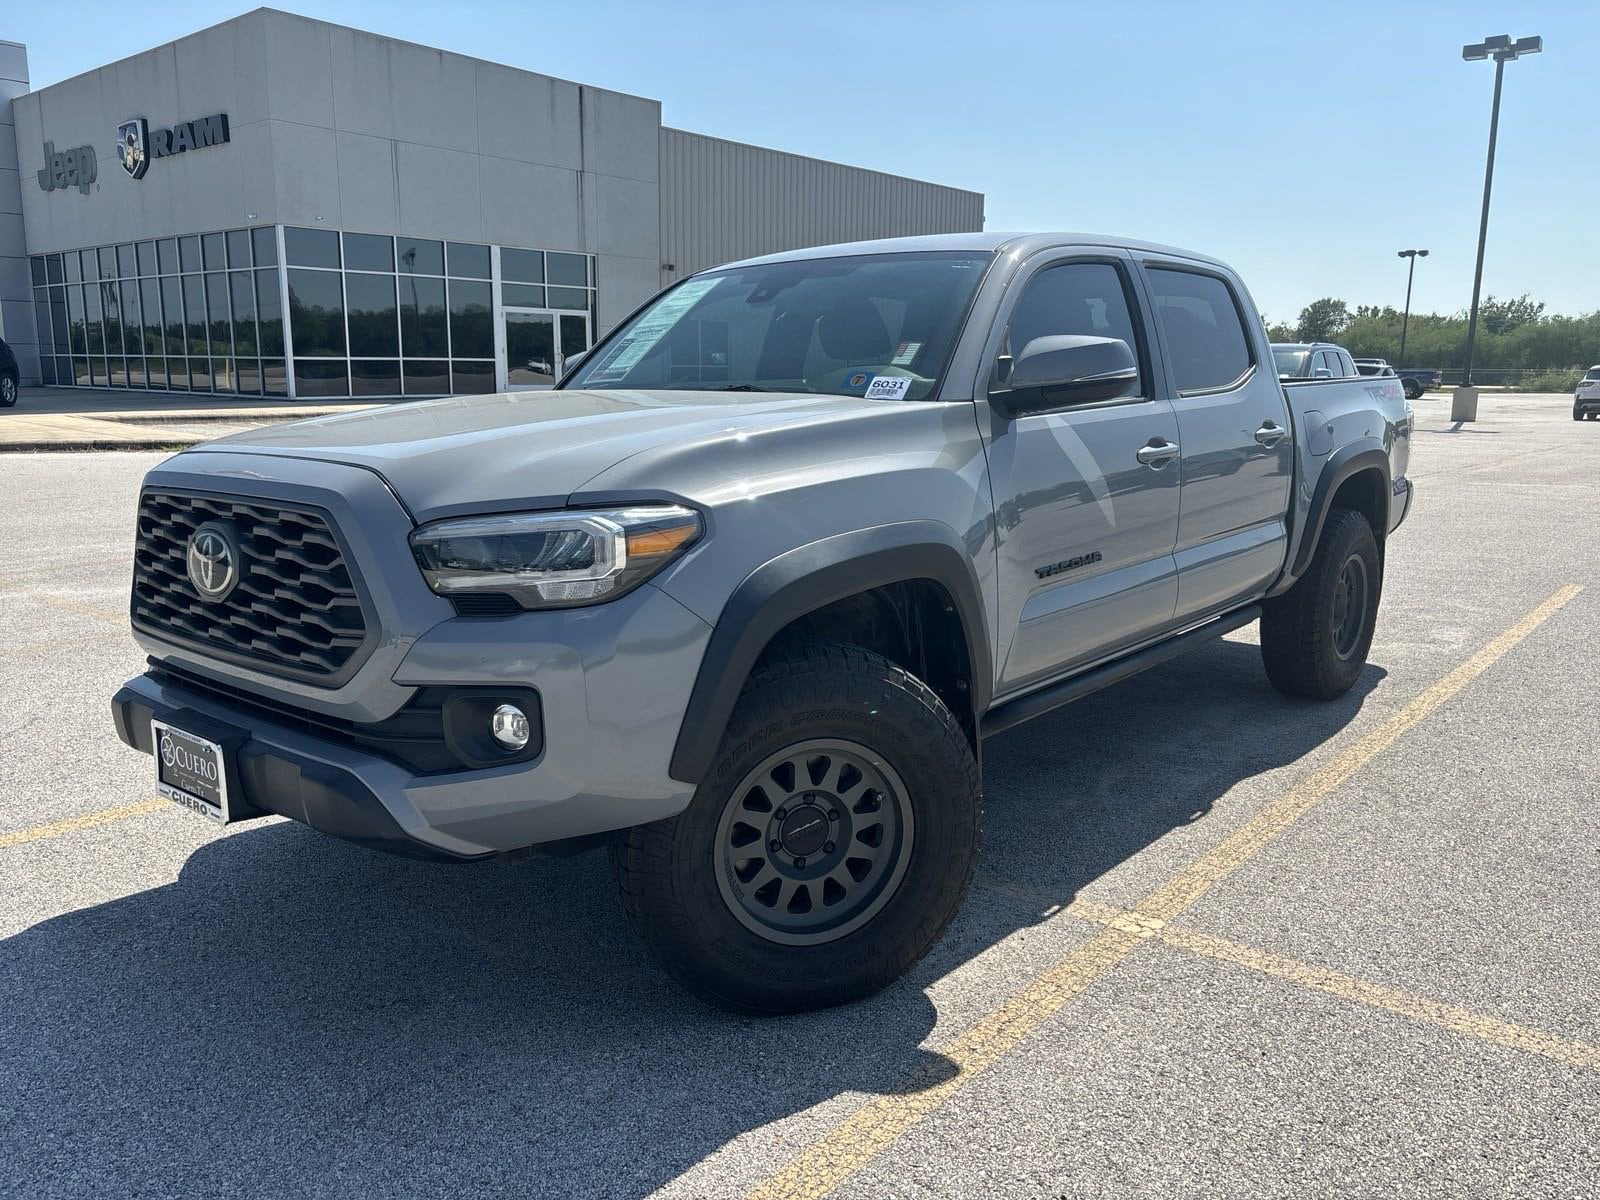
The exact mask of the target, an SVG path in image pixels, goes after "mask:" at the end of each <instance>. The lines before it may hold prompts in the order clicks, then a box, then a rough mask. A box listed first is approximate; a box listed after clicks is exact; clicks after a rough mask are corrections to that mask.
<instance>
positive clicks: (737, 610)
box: [668, 521, 994, 784]
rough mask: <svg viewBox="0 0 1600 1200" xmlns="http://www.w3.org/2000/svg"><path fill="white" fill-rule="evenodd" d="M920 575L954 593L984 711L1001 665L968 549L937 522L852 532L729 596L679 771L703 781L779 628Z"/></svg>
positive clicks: (797, 552) (766, 568)
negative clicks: (758, 662) (996, 661)
mask: <svg viewBox="0 0 1600 1200" xmlns="http://www.w3.org/2000/svg"><path fill="white" fill-rule="evenodd" d="M912 579H931V580H933V581H934V582H935V583H938V584H940V585H941V586H942V587H943V588H944V589H945V591H946V592H948V593H949V595H950V598H951V601H952V602H953V603H954V605H955V609H956V614H957V616H958V617H959V618H960V620H961V627H962V631H963V633H964V634H965V635H966V641H967V654H968V660H969V662H970V663H971V666H972V706H973V716H974V717H975V718H976V717H977V716H978V715H981V714H982V713H983V711H984V710H985V709H986V708H988V706H989V697H990V693H991V690H992V688H993V682H994V670H993V667H992V665H991V663H992V656H991V652H990V647H989V637H988V623H987V621H986V620H985V617H984V608H983V600H982V593H981V592H980V591H979V587H978V577H977V573H976V571H975V570H974V569H973V565H972V558H971V556H970V554H969V553H968V551H967V549H966V547H965V546H964V545H963V544H962V542H961V540H960V539H959V537H957V535H956V534H955V532H954V531H953V530H952V529H951V528H950V527H949V526H948V525H944V524H942V523H940V522H938V521H901V522H896V523H894V524H892V525H878V526H874V527H872V528H870V529H858V530H852V531H850V532H849V533H841V534H836V535H834V536H833V537H827V538H823V539H821V540H820V541H815V542H811V543H809V544H807V545H804V546H800V547H797V548H796V549H793V550H789V551H786V552H785V553H783V554H780V555H778V556H777V557H776V558H774V559H771V560H769V561H768V562H765V563H763V564H762V565H761V566H759V567H757V568H756V569H755V570H753V571H751V572H750V574H749V575H747V576H745V578H744V580H743V581H742V582H741V583H740V584H739V586H738V587H736V588H735V589H734V591H733V594H732V595H731V596H729V597H728V601H727V603H726V604H724V605H723V606H722V615H721V616H720V617H718V618H717V623H716V626H715V627H714V628H713V630H712V633H711V639H710V641H709V642H708V643H707V645H706V652H705V657H704V658H702V659H701V662H700V673H699V675H698V676H696V678H695V683H694V689H693V690H692V691H691V692H690V694H689V704H688V707H687V708H686V709H685V710H684V714H683V724H682V725H681V726H680V727H679V729H678V741H677V744H676V745H675V746H674V747H673V751H672V762H671V765H670V767H669V769H668V773H669V774H670V775H671V776H672V778H674V779H676V780H678V781H679V782H681V783H690V784H698V783H699V782H700V781H701V779H703V778H704V777H705V774H706V772H707V771H708V770H710V768H711V763H712V760H713V759H714V758H715V756H716V752H717V746H718V745H719V744H720V742H721V741H722V733H723V730H724V729H726V728H727V725H728V719H729V717H731V716H732V715H733V707H734V705H735V704H736V703H737V702H738V699H739V693H740V692H741V691H742V690H743V689H744V682H745V680H746V679H747V678H748V677H749V675H750V670H751V668H753V667H754V666H755V664H756V660H757V659H759V658H760V657H761V652H762V651H763V650H765V649H766V648H767V644H768V643H769V642H771V640H772V639H773V637H775V636H776V635H777V634H778V632H779V631H780V630H782V629H783V628H784V627H785V626H787V625H789V624H790V623H791V622H793V621H795V620H797V619H799V618H800V617H803V616H805V615H806V614H807V613H810V612H815V611H816V610H817V609H819V608H823V607H825V606H826V605H829V604H832V603H833V602H834V601H836V600H843V599H844V598H845V597H847V596H853V595H855V594H857V593H858V592H865V591H868V590H870V589H872V588H875V587H882V586H884V585H885V584H890V583H903V582H906V581H907V580H912Z"/></svg>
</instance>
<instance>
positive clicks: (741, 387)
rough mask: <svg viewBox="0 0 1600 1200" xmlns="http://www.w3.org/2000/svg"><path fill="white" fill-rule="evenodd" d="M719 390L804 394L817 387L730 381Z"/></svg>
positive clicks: (813, 391) (814, 390) (812, 391)
mask: <svg viewBox="0 0 1600 1200" xmlns="http://www.w3.org/2000/svg"><path fill="white" fill-rule="evenodd" d="M717 391H719V392H787V393H793V394H794V395H802V394H810V393H815V392H816V388H793V387H785V388H781V387H758V386H757V385H755V384H753V383H730V384H729V385H728V386H727V387H720V388H718V389H717Z"/></svg>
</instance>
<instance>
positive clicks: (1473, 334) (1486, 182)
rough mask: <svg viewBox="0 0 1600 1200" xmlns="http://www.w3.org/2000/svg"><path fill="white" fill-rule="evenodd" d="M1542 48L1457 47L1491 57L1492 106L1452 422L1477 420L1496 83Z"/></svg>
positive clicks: (1530, 40)
mask: <svg viewBox="0 0 1600 1200" xmlns="http://www.w3.org/2000/svg"><path fill="white" fill-rule="evenodd" d="M1543 49H1544V39H1543V38H1541V37H1525V38H1518V39H1517V40H1516V41H1514V42H1513V41H1512V40H1511V38H1510V36H1509V35H1508V34H1504V33H1501V34H1497V35H1495V36H1494V37H1489V38H1484V39H1483V41H1481V42H1475V43H1473V44H1472V45H1470V46H1463V47H1461V57H1462V58H1464V59H1466V60H1467V61H1468V62H1477V61H1479V60H1482V59H1486V58H1492V59H1494V107H1493V108H1491V109H1490V110H1489V161H1488V164H1487V165H1486V166H1485V167H1484V171H1483V215H1482V217H1480V218H1479V220H1478V265H1477V267H1476V268H1474V270H1473V273H1472V310H1471V312H1470V313H1469V314H1468V315H1467V354H1466V362H1465V364H1464V365H1463V367H1462V370H1461V386H1460V387H1458V388H1457V389H1456V390H1455V395H1454V396H1453V397H1452V398H1451V401H1450V419H1451V420H1452V421H1476V420H1477V419H1478V389H1477V388H1475V387H1473V386H1472V343H1473V342H1474V341H1476V340H1477V336H1478V293H1479V290H1480V289H1481V288H1482V287H1483V244H1484V241H1485V240H1486V239H1487V238H1488V236H1489V190H1490V188H1491V187H1493V186H1494V143H1495V138H1496V136H1497V135H1498V134H1499V132H1500V83H1501V79H1502V78H1503V76H1504V75H1505V70H1506V64H1507V63H1508V62H1511V61H1512V60H1513V59H1518V58H1521V57H1522V56H1523V55H1524V54H1537V53H1539V51H1541V50H1543Z"/></svg>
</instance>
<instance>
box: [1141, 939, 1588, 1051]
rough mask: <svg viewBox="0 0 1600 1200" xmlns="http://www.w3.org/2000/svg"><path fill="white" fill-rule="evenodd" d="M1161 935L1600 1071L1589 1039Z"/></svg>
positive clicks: (1224, 946)
mask: <svg viewBox="0 0 1600 1200" xmlns="http://www.w3.org/2000/svg"><path fill="white" fill-rule="evenodd" d="M1158 936H1159V937H1160V938H1161V940H1162V941H1163V942H1165V943H1167V944H1169V945H1172V946H1176V947H1178V948H1179V949H1181V950H1188V951H1190V952H1191V953H1194V954H1203V955H1205V956H1206V957H1207V958H1215V959H1219V960H1221V961H1222V962H1228V963H1233V964H1234V965H1235V966H1240V967H1244V968H1246V969H1248V970H1251V971H1259V972H1261V973H1262V974H1263V975H1271V976H1273V977H1274V978H1276V979H1283V980H1287V981H1288V982H1290V983H1297V984H1300V985H1301V986H1302V987H1308V988H1315V989H1316V990H1317V991H1319V992H1327V993H1328V994H1329V995H1331V996H1338V997H1340V998H1342V999H1345V1000H1353V1001H1355V1002H1356V1003H1357V1004H1365V1005H1368V1006H1370V1007H1372V1008H1380V1009H1383V1010H1384V1011H1386V1012H1391V1013H1394V1014H1396V1015H1397V1016H1401V1017H1409V1018H1411V1019H1412V1020H1415V1021H1422V1022H1425V1023H1427V1024H1429V1025H1438V1026H1441V1027H1443V1028H1445V1029H1449V1030H1452V1031H1454V1032H1456V1033H1465V1034H1468V1035H1469V1036H1471V1037H1475V1038H1481V1039H1482V1040H1484V1041H1486V1042H1496V1043H1498V1044H1499V1045H1502V1046H1509V1047H1510V1048H1511V1049H1513V1050H1521V1051H1522V1052H1523V1053H1524V1054H1538V1055H1542V1056H1543V1057H1545V1058H1553V1059H1555V1060H1556V1061H1557V1062H1562V1063H1566V1064H1567V1065H1568V1066H1573V1067H1583V1068H1585V1069H1587V1070H1590V1071H1600V1047H1596V1046H1591V1045H1588V1044H1587V1043H1585V1042H1575V1041H1568V1040H1567V1039H1565V1038H1559V1037H1556V1036H1554V1035H1553V1034H1548V1033H1544V1032H1542V1031H1540V1030H1537V1029H1529V1028H1527V1027H1526V1026H1524V1025H1513V1024H1512V1023H1511V1022H1510V1021H1502V1020H1500V1019H1499V1018H1498V1017H1490V1016H1485V1015H1484V1014H1482V1013H1475V1012H1471V1011H1469V1010H1468V1009H1465V1008H1458V1007H1456V1006H1455V1005H1453V1004H1441V1003H1440V1002H1439V1001H1437V1000H1430V999H1428V998H1427V997H1426V996H1418V995H1416V994H1414V993H1412V992H1403V991H1401V990H1400V989H1399V988H1392V987H1386V986H1385V985H1383V984H1381V983H1373V982H1371V981H1370V980H1366V979H1357V978H1355V977H1354V976H1352V975H1342V974H1340V973H1339V972H1338V971H1330V970H1327V969H1325V968H1323V967H1314V966H1312V965H1311V964H1310V963H1303V962H1298V961H1296V960H1295V959H1292V958H1283V957H1280V956H1279V955H1276V954H1269V953H1267V952H1266V951H1265V950H1257V949H1255V948H1254V947H1251V946H1241V945H1240V944H1239V943H1238V942H1230V941H1228V940H1227V939H1226V938H1219V937H1213V936H1212V935H1211V934H1208V933H1201V932H1199V931H1198V930H1194V929H1185V928H1182V927H1180V926H1172V925H1168V926H1166V927H1165V928H1163V929H1162V930H1161V932H1160V933H1159V934H1158Z"/></svg>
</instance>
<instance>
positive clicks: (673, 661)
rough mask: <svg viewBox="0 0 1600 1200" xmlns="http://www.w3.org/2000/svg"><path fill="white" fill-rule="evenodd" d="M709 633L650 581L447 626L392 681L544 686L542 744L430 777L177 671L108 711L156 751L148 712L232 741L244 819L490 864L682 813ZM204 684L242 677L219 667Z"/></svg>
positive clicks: (406, 688)
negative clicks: (684, 736)
mask: <svg viewBox="0 0 1600 1200" xmlns="http://www.w3.org/2000/svg"><path fill="white" fill-rule="evenodd" d="M709 635H710V627H709V626H708V625H706V623H705V622H703V621H701V620H700V619H699V618H698V617H696V616H695V615H694V614H693V613H691V612H689V610H688V609H686V608H684V607H683V606H682V605H681V604H679V603H678V602H677V601H676V600H673V599H672V598H671V597H670V596H668V595H666V594H665V593H664V592H661V591H660V590H658V589H657V588H655V587H652V586H651V585H649V584H646V585H644V586H642V587H640V588H639V589H638V590H637V591H635V592H632V593H630V594H629V595H627V596H624V597H622V598H621V599H619V600H616V601H613V602H611V603H609V604H606V605H603V606H596V607H595V608H592V609H567V610H562V611H555V612H543V613H526V614H523V615H521V616H516V617H506V618H496V619H466V618H458V619H454V620H447V621H444V622H441V623H440V624H439V625H437V626H435V627H434V628H433V629H431V630H429V631H428V632H427V633H426V634H424V635H423V636H422V637H420V638H418V639H417V640H416V641H415V643H414V644H412V645H411V646H410V648H409V650H408V652H407V653H406V654H405V657H404V659H403V660H402V661H401V662H400V663H399V665H398V668H397V669H396V670H395V671H394V675H393V679H392V681H389V680H386V681H385V685H386V686H388V685H391V684H392V685H393V686H395V687H397V688H398V689H399V690H400V691H401V692H402V694H409V693H411V692H412V691H413V690H414V689H418V688H430V687H431V688H493V687H496V686H502V687H520V688H532V689H535V690H537V691H538V693H539V697H540V700H541V705H542V710H543V721H544V745H543V750H542V752H541V753H540V754H539V756H538V757H537V758H535V759H533V760H532V761H529V762H522V763H516V764H511V765H503V766H491V767H482V768H477V769H463V770H459V771H449V772H446V773H421V772H418V771H416V770H413V769H411V768H410V767H408V766H407V765H406V764H405V763H402V762H397V761H395V760H394V759H393V758H392V757H385V756H382V755H380V754H378V753H375V752H372V751H371V750H369V749H367V748H366V747H364V746H361V745H356V744H352V741H351V740H350V739H348V738H341V737H339V736H337V735H335V734H330V733H328V732H327V731H324V730H321V729H318V728H314V727H308V726H307V724H306V723H302V722H297V721H294V720H293V719H291V718H289V717H277V716H274V715H273V714H270V713H265V712H263V711H262V709H261V707H260V706H259V705H255V704H248V703H236V702H230V700H229V699H228V698H227V697H226V696H225V695H219V694H217V693H216V692H215V691H213V690H211V689H208V688H197V687H193V686H185V684H184V683H183V681H182V680H181V679H175V678H174V677H173V676H172V675H170V674H159V673H152V674H146V675H140V676H138V677H137V678H135V679H132V680H130V681H129V682H128V683H127V684H126V685H125V686H123V687H122V688H121V689H120V690H119V691H118V692H117V693H116V695H115V696H114V697H113V699H112V714H113V718H114V720H115V722H116V728H117V734H118V736H119V737H121V739H122V740H123V741H124V742H125V743H127V744H128V745H129V746H132V747H133V748H134V749H136V750H139V751H141V752H143V753H146V754H148V753H150V752H151V749H152V737H151V730H150V721H151V718H152V717H154V718H157V719H161V720H169V721H171V722H172V723H173V724H174V725H177V726H178V727H179V728H188V729H192V730H193V731H194V732H196V733H199V734H201V736H211V735H210V734H209V733H208V732H207V731H208V730H212V731H217V732H220V733H222V734H224V735H231V736H228V737H227V740H230V741H231V742H233V743H235V744H236V746H237V748H236V749H235V750H234V756H235V760H236V762H237V771H238V776H239V785H240V786H239V791H240V793H241V794H240V795H239V796H238V797H237V801H238V804H237V807H238V809H239V814H238V815H240V816H243V817H250V816H262V815H267V814H277V815H279V816H285V817H290V818H292V819H294V820H296V821H301V822H303V823H305V824H307V825H310V826H311V827H313V828H315V829H319V830H322V831H323V832H325V833H330V834H333V835H335V836H337V837H342V838H346V839H348V840H351V841H355V842H360V843H363V844H365V845H369V846H373V847H376V848H378V849H382V850H387V851H391V852H394V853H399V854H405V855H409V856H413V857H431V858H451V859H472V858H481V857H484V856H486V855H490V854H495V853H500V852H504V851H511V850H520V849H523V848H526V847H528V846H534V845H538V844H541V843H545V842H554V841H564V840H566V839H569V838H575V837H582V836H585V835H588V834H594V833H601V832H605V831H608V830H613V829H622V828H626V827H627V826H630V825H637V824H641V823H644V822H647V821H655V820H660V819H663V818H665V817H670V816H673V815H675V814H676V813H678V812H681V811H682V810H683V808H684V807H685V806H686V805H687V804H688V802H689V799H690V797H691V796H692V795H693V788H692V787H690V786H688V785H685V784H683V783H681V782H679V781H677V780H674V779H672V778H671V777H670V776H669V775H668V774H667V770H668V764H669V761H670V759H671V756H672V747H673V744H674V742H675V740H676V738H677V736H678V730H679V726H680V725H681V722H682V718H683V707H684V704H685V702H686V698H687V697H688V695H689V693H690V691H691V690H692V688H693V685H694V677H695V673H696V672H697V671H698V669H699V665H700V659H701V657H702V655H703V654H704V650H705V643H706V639H707V638H708V637H709ZM187 665H189V664H186V666H187ZM190 669H193V668H192V666H191V667H190ZM205 674H207V675H208V676H211V677H214V678H216V679H217V680H218V681H219V682H221V683H223V684H232V685H235V686H237V685H239V684H240V683H241V681H240V680H239V679H238V678H237V677H235V676H232V674H231V672H229V671H227V670H226V669H223V668H220V667H218V666H215V665H212V666H210V669H209V670H207V671H206V672H205ZM252 690H253V689H252ZM213 740H217V739H216V738H213ZM230 799H231V800H232V799H234V797H232V796H231V795H230Z"/></svg>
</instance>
